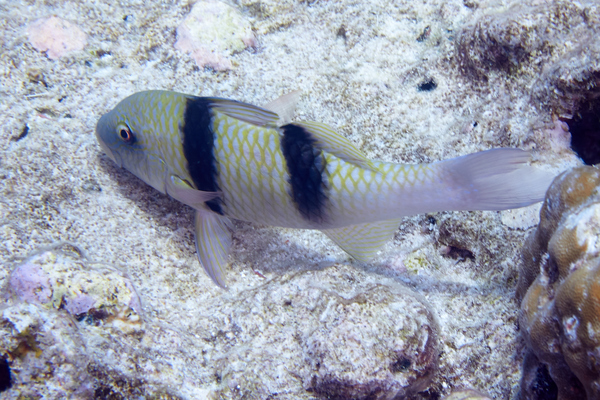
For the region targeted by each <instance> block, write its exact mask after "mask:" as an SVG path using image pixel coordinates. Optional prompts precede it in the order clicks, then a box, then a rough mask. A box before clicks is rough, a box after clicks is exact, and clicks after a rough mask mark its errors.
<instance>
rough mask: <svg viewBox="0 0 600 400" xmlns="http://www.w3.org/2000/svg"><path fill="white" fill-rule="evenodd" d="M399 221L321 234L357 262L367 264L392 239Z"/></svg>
mask: <svg viewBox="0 0 600 400" xmlns="http://www.w3.org/2000/svg"><path fill="white" fill-rule="evenodd" d="M400 221H401V220H399V219H392V220H388V221H380V222H373V223H366V224H359V225H351V226H345V227H343V228H336V229H324V230H323V233H324V234H326V235H327V236H328V237H329V238H330V239H331V240H333V241H334V242H335V243H336V244H337V245H338V246H340V247H341V248H342V250H344V251H345V252H346V253H348V254H350V255H351V256H352V257H354V258H355V259H357V260H358V261H361V262H368V261H369V260H370V259H371V258H373V257H374V256H375V253H377V250H379V249H380V248H381V246H383V245H384V244H385V243H386V242H387V241H389V240H390V239H391V238H392V236H393V234H394V232H396V229H398V225H400Z"/></svg>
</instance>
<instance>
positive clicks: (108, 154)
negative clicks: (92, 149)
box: [98, 140, 123, 168]
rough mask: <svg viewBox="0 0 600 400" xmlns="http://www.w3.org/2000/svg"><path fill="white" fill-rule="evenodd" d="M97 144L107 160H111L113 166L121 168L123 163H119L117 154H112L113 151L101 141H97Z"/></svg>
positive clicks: (119, 159) (119, 158)
mask: <svg viewBox="0 0 600 400" xmlns="http://www.w3.org/2000/svg"><path fill="white" fill-rule="evenodd" d="M98 142H99V143H100V147H102V150H104V153H105V154H106V155H107V156H108V158H110V159H111V160H113V161H114V162H115V164H117V165H118V166H119V168H120V167H122V166H123V162H122V161H121V157H118V154H117V153H113V151H112V150H111V149H110V148H109V147H108V146H107V145H106V143H104V142H103V141H102V140H98Z"/></svg>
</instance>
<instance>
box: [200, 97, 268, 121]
mask: <svg viewBox="0 0 600 400" xmlns="http://www.w3.org/2000/svg"><path fill="white" fill-rule="evenodd" d="M206 100H208V101H209V102H210V105H211V107H212V108H213V109H214V110H215V111H218V112H221V113H223V114H225V115H228V116H230V117H231V118H235V119H239V120H240V121H244V122H247V123H249V124H252V125H258V126H270V127H273V128H275V127H277V121H279V115H277V113H274V112H273V111H269V110H267V109H265V108H262V107H258V106H254V105H252V104H248V103H242V102H240V101H235V100H229V99H222V98H220V97H206Z"/></svg>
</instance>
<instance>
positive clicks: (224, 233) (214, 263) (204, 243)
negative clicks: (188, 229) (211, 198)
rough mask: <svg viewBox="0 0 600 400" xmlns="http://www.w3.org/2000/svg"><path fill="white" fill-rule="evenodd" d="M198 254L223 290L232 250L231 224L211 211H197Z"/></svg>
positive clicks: (209, 274)
mask: <svg viewBox="0 0 600 400" xmlns="http://www.w3.org/2000/svg"><path fill="white" fill-rule="evenodd" d="M195 228H196V252H197V253H198V260H199V261H200V264H202V266H203V267H204V270H205V271H206V273H207V274H208V276H210V277H211V279H212V280H213V281H214V282H215V283H216V284H217V285H219V286H220V287H222V288H223V289H226V288H227V284H226V282H225V267H226V266H227V263H228V260H227V258H228V256H229V249H230V248H231V222H230V221H229V219H228V218H226V217H223V216H221V215H218V214H215V213H213V212H210V211H201V210H197V211H196V218H195Z"/></svg>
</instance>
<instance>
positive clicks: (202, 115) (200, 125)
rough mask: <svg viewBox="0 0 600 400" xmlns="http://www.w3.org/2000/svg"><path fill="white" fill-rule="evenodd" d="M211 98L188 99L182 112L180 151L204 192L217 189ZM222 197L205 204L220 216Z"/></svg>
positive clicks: (197, 186) (193, 178)
mask: <svg viewBox="0 0 600 400" xmlns="http://www.w3.org/2000/svg"><path fill="white" fill-rule="evenodd" d="M211 125H212V114H211V108H210V101H208V100H207V99H204V98H202V97H192V98H189V99H188V100H187V104H186V108H185V112H184V115H183V129H182V132H183V154H184V155H185V159H186V160H187V162H188V171H189V173H190V176H191V177H192V180H193V181H194V185H196V188H197V189H198V190H202V191H204V192H216V191H218V190H219V186H218V185H217V161H216V159H215V155H214V147H215V146H214V142H215V134H214V132H213V130H212V126H211ZM221 202H222V200H221V199H214V200H209V201H207V202H206V205H207V206H208V207H209V208H210V209H211V210H213V211H214V212H216V213H219V214H221V215H223V210H222V208H221Z"/></svg>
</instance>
